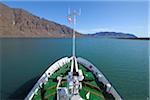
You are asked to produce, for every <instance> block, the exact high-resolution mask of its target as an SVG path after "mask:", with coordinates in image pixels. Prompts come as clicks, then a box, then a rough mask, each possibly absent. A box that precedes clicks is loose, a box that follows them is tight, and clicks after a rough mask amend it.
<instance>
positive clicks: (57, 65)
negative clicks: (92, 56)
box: [25, 57, 70, 100]
mask: <svg viewBox="0 0 150 100" xmlns="http://www.w3.org/2000/svg"><path fill="white" fill-rule="evenodd" d="M68 62H70V58H68V57H64V58H61V59H60V60H58V61H57V62H55V63H54V64H53V65H51V66H50V67H49V68H48V69H47V70H46V72H45V73H44V74H43V75H42V76H41V77H40V79H39V80H38V81H37V83H36V84H35V85H34V87H33V88H32V89H31V91H30V92H29V94H28V95H27V97H26V98H25V100H32V98H33V96H34V94H35V93H36V92H37V90H38V89H39V87H40V86H42V84H43V83H45V82H47V81H48V77H50V76H51V75H52V74H53V73H54V72H55V71H56V70H57V69H58V68H60V67H62V66H63V65H64V64H66V63H68Z"/></svg>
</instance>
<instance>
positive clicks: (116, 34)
mask: <svg viewBox="0 0 150 100" xmlns="http://www.w3.org/2000/svg"><path fill="white" fill-rule="evenodd" d="M88 35H89V36H92V37H102V38H137V37H136V36H135V35H133V34H128V33H121V32H97V33H94V34H88Z"/></svg>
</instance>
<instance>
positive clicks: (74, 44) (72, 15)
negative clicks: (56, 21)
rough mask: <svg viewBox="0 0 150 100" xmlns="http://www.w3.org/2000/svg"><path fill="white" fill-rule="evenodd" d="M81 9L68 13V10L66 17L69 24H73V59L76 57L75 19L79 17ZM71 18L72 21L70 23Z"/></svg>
mask: <svg viewBox="0 0 150 100" xmlns="http://www.w3.org/2000/svg"><path fill="white" fill-rule="evenodd" d="M80 14H81V9H80V10H79V11H76V10H73V12H70V9H68V16H69V19H68V20H69V22H70V23H71V22H73V36H72V56H73V57H75V55H76V30H75V28H76V17H77V16H80ZM72 18H73V21H72Z"/></svg>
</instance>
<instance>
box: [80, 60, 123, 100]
mask: <svg viewBox="0 0 150 100" xmlns="http://www.w3.org/2000/svg"><path fill="white" fill-rule="evenodd" d="M77 61H78V62H79V63H81V64H83V65H84V66H85V67H86V68H88V69H89V70H90V71H92V72H93V73H94V74H95V76H97V78H98V81H100V82H102V83H103V84H105V85H107V84H110V82H109V81H108V80H107V79H106V77H105V76H104V74H103V73H102V72H100V70H98V69H97V68H96V67H95V66H94V65H93V64H92V63H90V62H89V61H87V60H86V59H83V58H81V57H78V58H77ZM91 66H92V67H91ZM109 92H110V93H111V94H112V95H113V96H114V97H115V100H123V99H122V98H121V96H120V95H119V94H118V93H117V91H116V90H115V89H114V87H113V86H112V85H111V88H110V90H109Z"/></svg>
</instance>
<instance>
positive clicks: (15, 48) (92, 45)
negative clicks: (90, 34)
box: [0, 38, 149, 100]
mask: <svg viewBox="0 0 150 100" xmlns="http://www.w3.org/2000/svg"><path fill="white" fill-rule="evenodd" d="M71 42H72V40H71V38H63V39H62V38H58V39H55V38H51V39H50V38H43V39H40V38H39V39H0V43H1V46H0V50H1V72H0V73H1V99H14V98H17V99H22V98H24V97H25V96H26V94H27V93H28V92H29V90H30V89H31V87H32V86H33V84H34V83H35V82H36V80H37V79H38V78H39V76H40V75H41V74H42V73H43V72H44V71H45V70H46V69H47V68H48V66H49V65H51V64H53V63H54V62H55V61H57V60H58V59H60V58H61V57H65V56H71V49H72V48H71V46H72V44H71ZM76 44H77V47H76V53H77V56H80V57H83V58H86V59H87V60H89V61H90V62H92V63H93V64H94V65H95V66H97V67H98V69H100V70H101V71H102V72H103V73H104V74H105V76H106V77H107V79H108V80H109V81H110V82H111V83H112V84H113V86H114V87H115V88H116V90H117V91H118V92H119V93H120V94H121V96H122V97H123V98H124V99H125V100H146V99H147V97H148V70H149V68H148V67H149V63H148V60H149V59H148V46H149V44H148V41H146V40H124V39H123V40H122V39H100V38H78V39H77V43H76ZM29 87H30V88H29ZM93 100H94V99H93Z"/></svg>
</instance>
